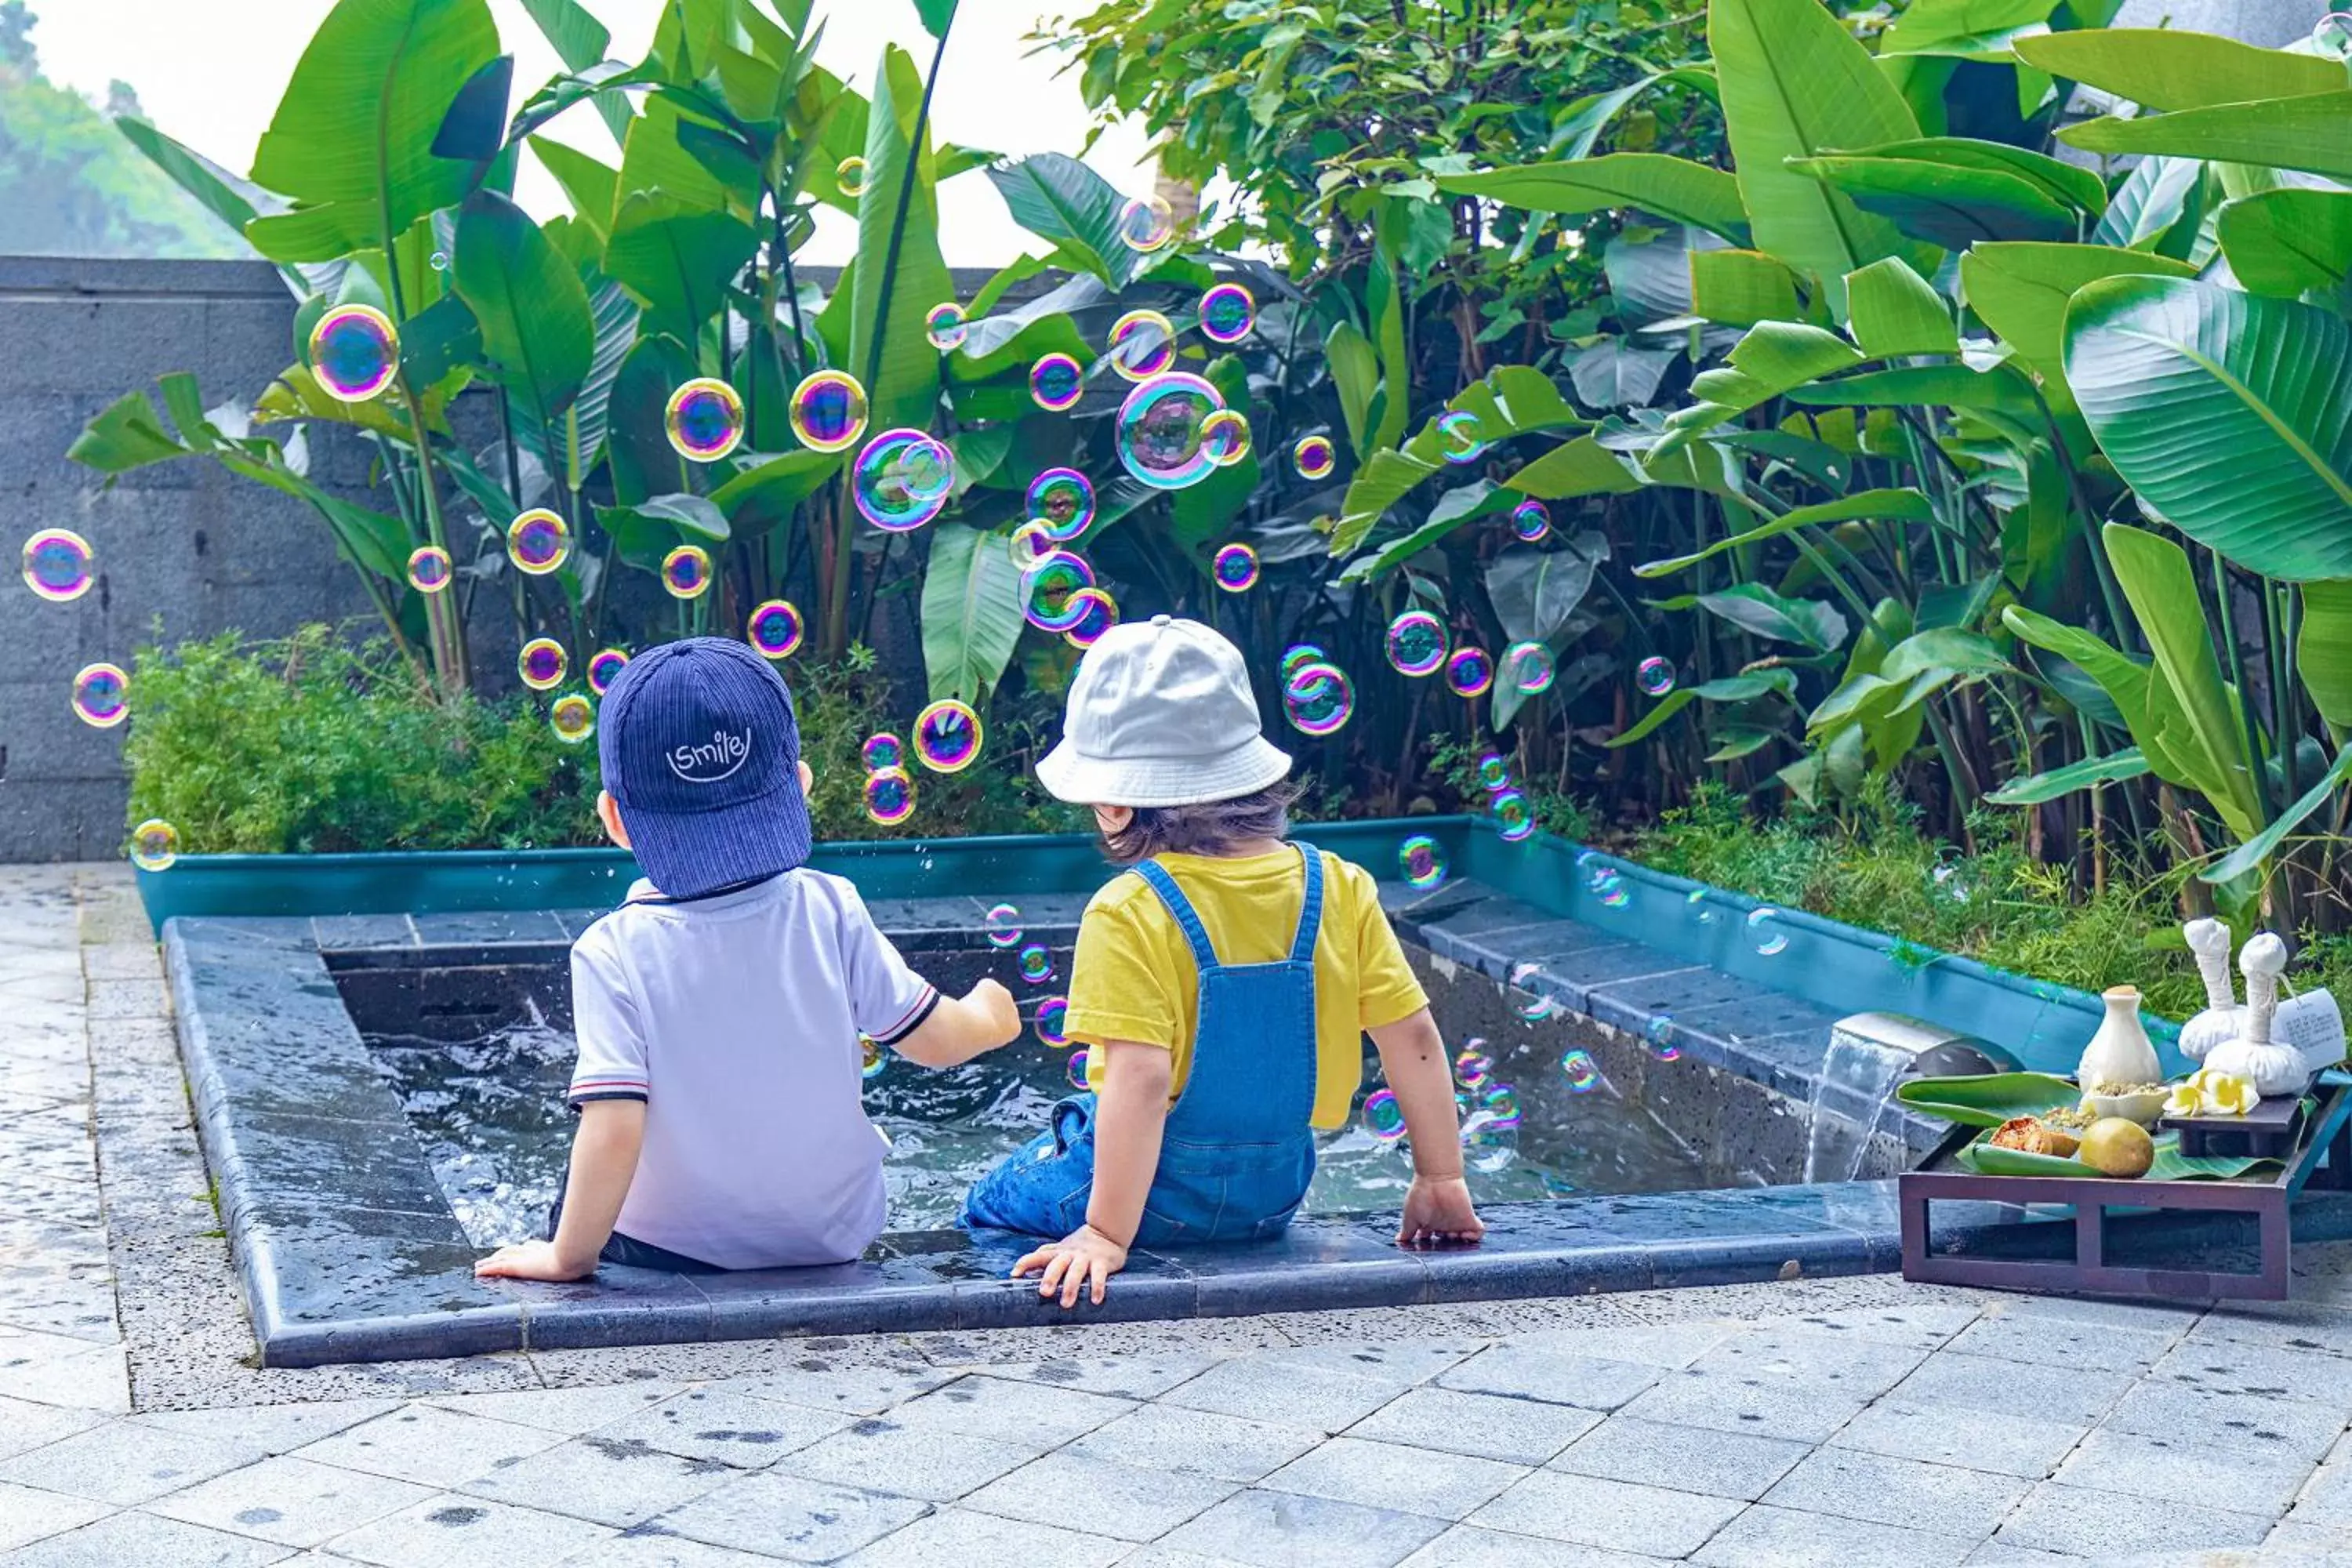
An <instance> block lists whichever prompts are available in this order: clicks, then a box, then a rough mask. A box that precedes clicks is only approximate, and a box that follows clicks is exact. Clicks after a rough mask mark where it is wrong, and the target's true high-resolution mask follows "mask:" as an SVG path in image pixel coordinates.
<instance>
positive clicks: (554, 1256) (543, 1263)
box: [474, 1241, 596, 1285]
mask: <svg viewBox="0 0 2352 1568" xmlns="http://www.w3.org/2000/svg"><path fill="white" fill-rule="evenodd" d="M595 1272H596V1260H595V1259H594V1258H590V1259H589V1260H588V1267H587V1268H578V1267H576V1266H574V1265H572V1264H570V1263H567V1262H565V1261H564V1260H563V1258H562V1255H561V1254H560V1253H558V1252H557V1251H556V1250H555V1243H553V1242H551V1241H516V1242H509V1244H507V1245H506V1246H504V1247H499V1249H498V1250H497V1251H496V1252H493V1253H491V1254H490V1255H489V1256H488V1258H483V1259H482V1260H481V1261H480V1262H479V1263H477V1264H475V1265H474V1277H475V1278H476V1279H544V1280H546V1281H548V1282H549V1283H551V1284H559V1285H560V1284H562V1283H563V1282H564V1281H566V1280H570V1279H587V1278H588V1276H590V1275H591V1274H593V1273H595Z"/></svg>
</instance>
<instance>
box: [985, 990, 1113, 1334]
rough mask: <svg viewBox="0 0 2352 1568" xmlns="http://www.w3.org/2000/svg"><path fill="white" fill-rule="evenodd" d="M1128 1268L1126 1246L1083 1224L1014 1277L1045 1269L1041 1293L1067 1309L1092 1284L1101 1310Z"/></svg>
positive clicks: (1022, 1263) (1017, 1270) (1040, 1250)
mask: <svg viewBox="0 0 2352 1568" xmlns="http://www.w3.org/2000/svg"><path fill="white" fill-rule="evenodd" d="M983 984H984V983H983ZM1126 1267H1127V1248H1126V1247H1121V1246H1120V1245H1119V1244H1118V1242H1116V1241H1113V1240H1112V1239H1111V1238H1110V1237H1107V1236H1105V1235H1104V1234H1103V1233H1102V1232H1100V1231H1098V1230H1097V1229H1096V1228H1095V1227H1094V1226H1090V1225H1082V1226H1078V1228H1077V1229H1076V1230H1074V1231H1072V1232H1070V1234H1069V1235H1067V1236H1066V1237H1062V1239H1061V1240H1059V1241H1055V1242H1048V1243H1046V1244H1045V1246H1044V1247H1039V1248H1038V1249H1037V1250H1036V1251H1034V1252H1033V1253H1031V1254H1029V1255H1028V1256H1027V1257H1026V1258H1023V1259H1022V1260H1021V1261H1020V1262H1018V1263H1016V1264H1014V1265H1013V1278H1014V1279H1020V1278H1021V1277H1022V1276H1023V1275H1024V1274H1027V1273H1029V1272H1030V1271H1031V1270H1033V1269H1042V1270H1044V1272H1045V1277H1044V1278H1043V1279H1039V1280H1038V1281H1037V1294H1039V1295H1040V1296H1047V1297H1050V1296H1052V1295H1053V1293H1054V1292H1055V1289H1059V1290H1060V1291H1061V1292H1062V1305H1063V1306H1065V1307H1075V1306H1076V1305H1077V1304H1078V1294H1079V1292H1080V1291H1081V1290H1083V1289H1086V1287H1087V1283H1088V1282H1089V1281H1091V1282H1092V1283H1093V1286H1094V1302H1095V1305H1096V1306H1097V1307H1099V1306H1101V1305H1102V1301H1103V1289H1104V1287H1105V1282H1106V1281H1108V1279H1110V1277H1111V1276H1112V1275H1114V1274H1116V1273H1118V1271H1119V1270H1120V1269H1122V1268H1126Z"/></svg>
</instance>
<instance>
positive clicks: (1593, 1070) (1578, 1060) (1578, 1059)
mask: <svg viewBox="0 0 2352 1568" xmlns="http://www.w3.org/2000/svg"><path fill="white" fill-rule="evenodd" d="M1559 1070H1560V1072H1561V1073H1562V1074H1563V1075H1565V1076H1566V1078H1567V1079H1568V1089H1569V1092H1570V1093H1571V1094H1590V1093H1591V1092H1592V1091H1593V1090H1594V1089H1599V1088H1600V1087H1601V1064H1600V1063H1598V1062H1596V1061H1594V1060H1593V1059H1592V1053H1591V1051H1588V1050H1586V1049H1584V1048H1583V1047H1576V1048H1575V1049H1573V1050H1570V1052H1568V1053H1567V1054H1566V1055H1565V1056H1563V1057H1561V1058H1559Z"/></svg>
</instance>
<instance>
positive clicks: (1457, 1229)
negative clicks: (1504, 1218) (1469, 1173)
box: [1397, 1176, 1486, 1247]
mask: <svg viewBox="0 0 2352 1568" xmlns="http://www.w3.org/2000/svg"><path fill="white" fill-rule="evenodd" d="M1485 1235H1486V1222H1485V1221H1483V1220H1481V1219H1480V1218H1479V1217H1478V1214H1477V1211H1476V1210H1475V1209H1474V1208H1472V1207H1471V1206H1470V1184H1469V1183H1467V1182H1465V1181H1464V1180H1463V1179H1462V1178H1461V1177H1459V1176H1415V1177H1413V1179H1412V1190H1411V1191H1409V1192H1407V1193H1406V1194H1405V1195H1404V1217H1403V1218H1402V1221H1401V1222H1400V1223H1399V1224H1398V1226H1397V1245H1398V1246H1399V1247H1470V1246H1475V1244H1476V1243H1477V1241H1478V1239H1479V1238H1480V1237H1483V1236H1485Z"/></svg>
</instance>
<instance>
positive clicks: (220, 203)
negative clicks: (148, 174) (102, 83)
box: [114, 114, 286, 233]
mask: <svg viewBox="0 0 2352 1568" xmlns="http://www.w3.org/2000/svg"><path fill="white" fill-rule="evenodd" d="M114 128H115V129H116V130H117V131H120V132H122V135H123V139H124V140H125V141H127V142H130V143H131V145H132V146H134V147H136V148H138V149H139V151H141V152H142V153H145V154H147V157H148V159H149V161H150V162H152V163H153V164H154V165H155V166H156V167H157V168H159V169H161V170H163V173H165V174H169V175H171V176H172V179H173V183H174V184H177V185H178V186H179V187H180V188H181V189H182V190H184V191H185V192H187V193H188V195H192V196H194V197H195V198H196V200H197V201H198V202H199V203H201V204H203V205H204V207H205V211H207V212H209V213H211V214H212V215H213V216H215V217H216V218H218V219H220V220H221V221H222V222H223V223H225V224H226V225H228V226H229V227H231V228H233V229H236V230H237V231H238V232H239V233H242V232H244V229H245V226H246V225H247V224H248V223H251V222H252V221H253V220H254V219H255V218H257V217H258V216H261V215H262V214H264V213H273V212H282V211H284V210H285V207H286V203H285V201H284V200H283V199H282V198H280V197H279V196H278V195H276V194H275V193H273V192H269V191H265V190H263V189H262V188H261V187H260V186H259V185H257V184H254V183H253V182H252V181H251V180H247V179H241V178H239V177H238V176H237V175H236V174H230V173H229V172H228V171H227V170H226V169H224V168H222V167H221V166H220V165H219V164H218V163H214V162H213V161H212V160H211V159H209V158H207V157H205V155H204V154H203V153H199V152H197V151H195V150H194V148H191V147H186V146H184V145H182V144H181V143H180V142H174V141H173V140H172V138H170V137H169V136H166V135H164V134H163V132H161V131H158V130H156V129H155V127H154V126H152V125H151V124H149V123H148V122H147V121H144V120H142V119H140V118H139V117H138V116H137V115H135V114H126V115H123V116H121V118H119V119H117V120H116V121H115V122H114Z"/></svg>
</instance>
